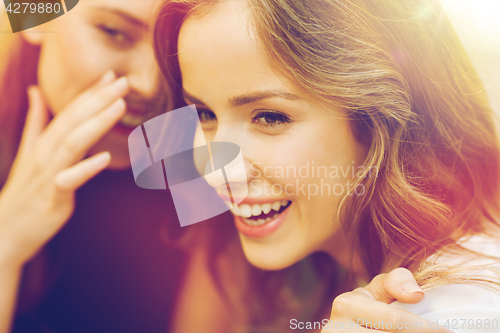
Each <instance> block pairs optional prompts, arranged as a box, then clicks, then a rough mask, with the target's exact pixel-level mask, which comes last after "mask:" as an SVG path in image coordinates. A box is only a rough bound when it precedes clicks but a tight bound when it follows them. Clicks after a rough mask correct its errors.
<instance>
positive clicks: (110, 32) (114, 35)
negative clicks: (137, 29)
mask: <svg viewBox="0 0 500 333" xmlns="http://www.w3.org/2000/svg"><path fill="white" fill-rule="evenodd" d="M99 29H100V30H101V31H102V32H103V33H104V34H105V35H106V36H107V37H108V38H110V39H111V40H113V41H114V42H117V43H120V44H123V43H127V42H131V41H132V38H130V37H129V36H128V35H127V34H126V33H125V32H123V31H121V30H119V29H115V28H110V27H107V26H105V25H100V26H99Z"/></svg>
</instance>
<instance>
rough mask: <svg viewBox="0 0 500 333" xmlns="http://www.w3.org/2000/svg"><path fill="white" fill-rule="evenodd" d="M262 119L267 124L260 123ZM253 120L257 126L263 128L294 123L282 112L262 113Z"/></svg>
mask: <svg viewBox="0 0 500 333" xmlns="http://www.w3.org/2000/svg"><path fill="white" fill-rule="evenodd" d="M260 119H262V120H264V121H265V123H262V122H260V121H259V120H260ZM269 119H271V121H272V122H269V121H268V120H269ZM252 120H253V122H254V123H255V124H257V125H259V126H263V127H275V126H282V125H285V124H288V123H291V122H292V120H291V119H290V118H289V117H288V116H286V115H284V114H282V113H280V112H269V111H264V112H260V113H259V114H257V115H256V116H255V117H253V118H252Z"/></svg>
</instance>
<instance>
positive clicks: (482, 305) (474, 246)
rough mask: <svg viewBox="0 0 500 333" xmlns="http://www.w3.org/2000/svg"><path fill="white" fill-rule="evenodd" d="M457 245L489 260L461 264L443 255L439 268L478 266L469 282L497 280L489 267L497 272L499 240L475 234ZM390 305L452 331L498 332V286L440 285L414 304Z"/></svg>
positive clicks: (462, 262) (468, 332)
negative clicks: (478, 279)
mask: <svg viewBox="0 0 500 333" xmlns="http://www.w3.org/2000/svg"><path fill="white" fill-rule="evenodd" d="M459 244H460V245H462V246H463V247H465V248H467V249H469V250H472V251H475V252H478V253H482V254H485V255H487V256H489V257H488V258H479V259H474V260H466V261H463V260H460V259H461V258H457V257H455V256H446V255H445V256H440V257H439V258H437V260H436V262H437V263H439V265H444V266H447V265H451V266H455V267H456V266H460V267H463V268H465V269H466V268H467V266H469V265H479V266H481V269H479V270H475V271H471V276H470V278H471V279H472V280H473V279H474V278H478V277H479V276H480V275H481V276H488V277H492V278H494V279H495V277H496V278H497V279H498V276H497V275H496V274H497V273H496V272H495V270H494V269H492V268H496V269H497V270H499V269H500V239H498V238H496V237H489V236H484V235H476V236H473V237H470V238H467V239H463V240H461V241H459ZM497 258H498V260H497ZM462 259H463V258H462ZM490 287H491V288H490ZM495 289H496V291H495ZM392 305H393V306H396V307H399V308H403V309H406V310H408V311H410V312H412V313H414V314H417V315H419V316H421V317H422V318H425V319H428V320H431V321H433V322H439V324H440V325H445V326H446V327H447V328H449V329H451V330H452V331H454V332H460V333H472V332H474V333H476V332H481V333H489V332H498V331H499V329H500V288H499V287H498V286H489V285H487V284H485V285H481V286H479V285H476V284H470V283H464V284H450V285H444V286H439V287H435V288H432V289H428V290H425V298H424V300H423V301H422V302H420V303H418V304H404V303H401V302H394V303H392Z"/></svg>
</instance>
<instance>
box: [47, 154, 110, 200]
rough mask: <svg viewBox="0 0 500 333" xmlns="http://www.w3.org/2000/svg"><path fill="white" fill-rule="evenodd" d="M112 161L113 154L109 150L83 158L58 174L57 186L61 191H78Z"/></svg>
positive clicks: (56, 178)
mask: <svg viewBox="0 0 500 333" xmlns="http://www.w3.org/2000/svg"><path fill="white" fill-rule="evenodd" d="M110 161H111V155H110V153H109V152H107V151H106V152H102V153H99V154H96V155H94V156H92V157H90V158H88V159H86V160H83V161H81V162H80V163H78V164H75V165H74V166H72V167H71V168H68V169H65V170H63V171H61V172H59V173H58V174H57V175H56V177H55V185H56V188H57V189H58V190H59V191H61V192H71V191H76V190H77V189H78V188H79V187H81V186H82V185H84V184H85V183H86V182H87V181H89V180H90V179H91V178H93V177H95V176H96V175H97V174H98V173H99V172H101V171H102V170H104V169H105V168H106V167H107V166H108V165H109V162H110Z"/></svg>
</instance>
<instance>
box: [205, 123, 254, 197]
mask: <svg viewBox="0 0 500 333" xmlns="http://www.w3.org/2000/svg"><path fill="white" fill-rule="evenodd" d="M222 131H224V128H223V127H222V126H218V129H217V134H216V136H215V137H214V141H212V142H210V143H209V145H208V147H209V155H210V158H209V159H208V160H207V161H206V163H205V168H204V177H205V179H206V181H207V182H208V183H209V184H210V185H211V186H212V187H214V188H215V189H216V190H218V191H220V192H222V193H225V192H226V191H227V185H229V187H230V192H231V195H232V197H233V198H234V199H235V201H237V202H240V201H241V200H243V199H244V198H245V197H246V195H247V194H248V184H249V183H250V181H251V180H252V175H251V168H250V165H251V163H250V161H249V160H248V159H247V158H246V157H245V153H244V150H243V147H242V145H241V142H240V140H239V139H238V136H235V137H233V135H231V134H230V133H222ZM230 132H231V133H233V134H236V132H237V131H232V130H231V131H230ZM240 138H241V137H240ZM238 199H241V200H238Z"/></svg>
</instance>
